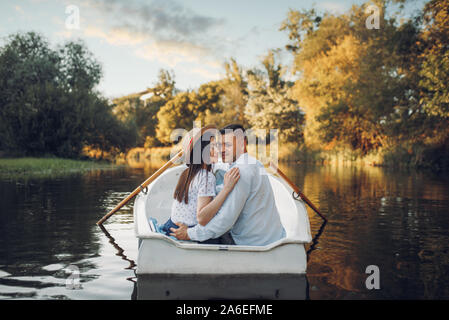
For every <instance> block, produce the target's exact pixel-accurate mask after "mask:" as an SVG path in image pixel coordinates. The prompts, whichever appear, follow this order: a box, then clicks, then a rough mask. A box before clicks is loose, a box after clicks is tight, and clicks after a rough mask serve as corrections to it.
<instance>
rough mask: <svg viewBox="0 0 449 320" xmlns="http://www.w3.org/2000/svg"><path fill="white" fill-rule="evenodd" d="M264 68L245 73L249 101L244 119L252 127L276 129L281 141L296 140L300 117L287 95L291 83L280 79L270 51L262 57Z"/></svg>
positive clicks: (272, 53)
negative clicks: (247, 82) (246, 75)
mask: <svg viewBox="0 0 449 320" xmlns="http://www.w3.org/2000/svg"><path fill="white" fill-rule="evenodd" d="M262 64H263V66H264V70H263V71H261V70H257V69H256V70H251V71H250V72H248V81H249V100H248V105H247V108H246V110H245V116H246V118H247V121H248V122H249V124H250V125H251V126H252V128H254V129H265V131H266V133H267V134H268V133H269V130H270V129H279V138H280V140H281V141H285V142H291V141H293V142H298V143H299V142H300V141H301V138H302V130H303V128H302V124H303V121H304V116H303V114H302V112H301V110H300V108H299V106H298V102H297V101H296V100H294V99H293V98H292V97H291V86H292V83H289V82H287V81H285V80H283V78H282V75H283V67H282V65H281V64H276V62H275V56H274V52H273V51H270V52H269V53H268V54H267V56H266V57H265V58H264V59H263V61H262Z"/></svg>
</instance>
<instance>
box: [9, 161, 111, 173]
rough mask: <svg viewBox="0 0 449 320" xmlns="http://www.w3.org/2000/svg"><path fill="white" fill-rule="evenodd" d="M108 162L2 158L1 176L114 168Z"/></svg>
mask: <svg viewBox="0 0 449 320" xmlns="http://www.w3.org/2000/svg"><path fill="white" fill-rule="evenodd" d="M114 167H115V165H113V164H111V163H108V162H97V161H90V160H73V159H62V158H0V178H13V177H28V176H33V177H34V176H39V177H46V176H53V175H62V174H70V173H78V172H85V171H91V170H99V169H112V168H114Z"/></svg>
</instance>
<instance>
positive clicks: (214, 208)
mask: <svg viewBox="0 0 449 320" xmlns="http://www.w3.org/2000/svg"><path fill="white" fill-rule="evenodd" d="M239 178H240V173H239V169H238V168H232V169H231V170H229V171H228V172H226V174H225V176H224V186H223V189H222V190H221V191H220V193H218V195H217V196H216V197H215V198H212V197H198V206H197V211H196V217H197V220H198V223H199V224H200V225H202V226H205V225H206V224H207V223H208V222H209V221H210V220H211V219H212V218H213V217H214V216H215V214H216V213H217V212H218V210H220V208H221V206H222V205H223V202H224V201H225V200H226V198H227V197H228V195H229V193H230V192H231V191H232V189H234V186H235V184H236V183H237V181H238V180H239Z"/></svg>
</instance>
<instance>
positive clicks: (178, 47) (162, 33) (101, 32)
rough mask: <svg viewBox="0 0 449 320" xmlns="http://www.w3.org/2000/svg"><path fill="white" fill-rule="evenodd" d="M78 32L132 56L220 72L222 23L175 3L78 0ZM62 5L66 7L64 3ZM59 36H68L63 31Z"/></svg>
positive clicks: (169, 1) (169, 64)
mask: <svg viewBox="0 0 449 320" xmlns="http://www.w3.org/2000/svg"><path fill="white" fill-rule="evenodd" d="M73 3H74V4H75V5H78V6H79V7H80V15H81V25H82V27H81V30H80V31H81V32H82V33H83V35H84V36H86V37H91V38H99V39H103V40H105V41H106V42H107V43H109V44H112V45H117V46H119V45H124V46H131V47H132V48H133V50H134V52H135V54H136V56H138V57H140V58H143V59H147V60H157V61H160V62H163V63H165V64H167V65H168V66H170V67H174V66H176V65H177V64H179V63H181V62H197V63H202V64H206V65H207V66H209V67H212V68H220V67H221V63H219V62H218V58H217V56H220V54H221V53H222V49H221V47H220V45H221V43H220V40H219V39H218V37H217V36H214V34H213V33H214V31H215V29H216V27H218V26H222V25H223V24H224V23H225V20H224V19H218V18H214V17H208V16H204V15H200V14H197V13H195V12H193V11H192V10H190V9H189V8H186V7H185V6H183V5H181V4H179V3H177V2H175V1H173V0H167V1H160V0H155V1H152V2H138V1H136V0H130V1H119V0H100V1H99V0H96V1H94V0H80V1H78V2H76V1H70V4H73ZM66 4H69V2H68V1H66ZM58 35H60V36H63V37H70V36H71V35H72V32H70V31H68V30H65V31H62V32H59V33H58Z"/></svg>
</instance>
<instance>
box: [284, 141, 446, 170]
mask: <svg viewBox="0 0 449 320" xmlns="http://www.w3.org/2000/svg"><path fill="white" fill-rule="evenodd" d="M278 157H279V161H286V162H289V161H293V162H304V163H315V164H341V163H348V164H361V165H372V166H383V167H390V168H415V169H417V168H419V169H431V170H433V171H449V149H448V147H447V146H444V145H442V146H439V147H434V146H423V145H413V146H407V147H404V146H401V147H396V148H390V149H385V150H378V151H377V152H375V153H370V154H367V155H362V154H361V153H360V152H357V151H351V150H347V149H334V150H320V151H311V150H307V149H306V148H300V147H298V146H295V145H294V144H284V145H281V146H280V147H279V153H278Z"/></svg>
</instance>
